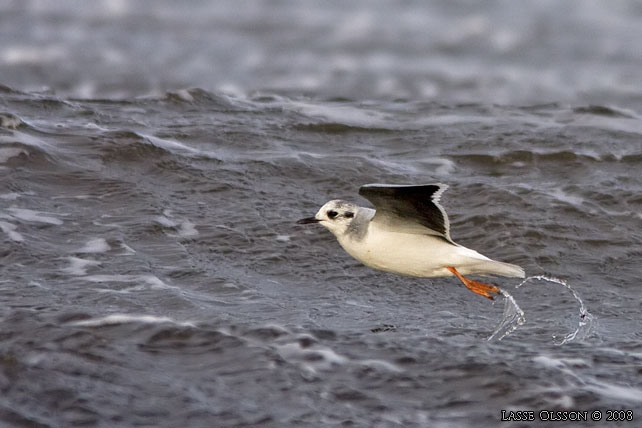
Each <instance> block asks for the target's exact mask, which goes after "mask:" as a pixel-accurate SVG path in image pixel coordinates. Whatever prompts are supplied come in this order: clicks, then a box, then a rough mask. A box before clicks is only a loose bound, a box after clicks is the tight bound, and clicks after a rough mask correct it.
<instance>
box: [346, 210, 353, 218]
mask: <svg viewBox="0 0 642 428" xmlns="http://www.w3.org/2000/svg"><path fill="white" fill-rule="evenodd" d="M345 216H346V218H352V217H354V213H353V212H351V211H348V212H347V213H345Z"/></svg>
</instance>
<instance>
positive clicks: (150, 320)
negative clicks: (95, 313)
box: [68, 314, 195, 327]
mask: <svg viewBox="0 0 642 428" xmlns="http://www.w3.org/2000/svg"><path fill="white" fill-rule="evenodd" d="M127 323H145V324H165V323H171V324H175V325H179V326H183V327H195V325H194V323H191V322H188V321H183V322H179V321H176V320H173V319H172V318H169V317H159V316H155V315H133V314H111V315H106V316H104V317H99V318H91V319H88V320H80V321H73V322H70V323H68V325H72V326H75V327H100V326H104V325H114V324H127Z"/></svg>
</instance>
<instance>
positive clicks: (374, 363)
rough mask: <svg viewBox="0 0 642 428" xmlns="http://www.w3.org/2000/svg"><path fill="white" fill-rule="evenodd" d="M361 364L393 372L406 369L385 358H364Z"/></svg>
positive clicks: (400, 371)
mask: <svg viewBox="0 0 642 428" xmlns="http://www.w3.org/2000/svg"><path fill="white" fill-rule="evenodd" d="M360 364H361V365H363V366H366V367H369V368H372V369H375V370H385V371H389V372H393V373H402V372H403V371H404V370H403V369H402V368H400V367H397V366H396V365H394V364H392V363H389V362H388V361H384V360H363V361H360Z"/></svg>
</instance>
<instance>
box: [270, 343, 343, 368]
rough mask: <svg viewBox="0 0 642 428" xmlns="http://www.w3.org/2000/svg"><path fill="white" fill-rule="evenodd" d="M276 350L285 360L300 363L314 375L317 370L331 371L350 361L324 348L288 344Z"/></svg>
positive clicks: (279, 346)
mask: <svg viewBox="0 0 642 428" xmlns="http://www.w3.org/2000/svg"><path fill="white" fill-rule="evenodd" d="M276 350H277V352H278V353H279V354H280V355H281V357H283V359H285V360H287V361H300V362H301V363H302V365H303V367H304V368H305V369H306V370H308V371H310V372H312V373H315V372H316V371H317V370H330V369H331V368H333V367H334V366H335V365H342V364H345V363H346V362H347V361H348V359H347V358H346V357H344V356H342V355H339V354H337V353H336V352H334V351H333V350H332V349H330V348H327V347H322V346H314V347H312V348H303V347H301V345H300V344H299V343H286V344H285V345H278V346H277V347H276ZM319 357H320V358H319Z"/></svg>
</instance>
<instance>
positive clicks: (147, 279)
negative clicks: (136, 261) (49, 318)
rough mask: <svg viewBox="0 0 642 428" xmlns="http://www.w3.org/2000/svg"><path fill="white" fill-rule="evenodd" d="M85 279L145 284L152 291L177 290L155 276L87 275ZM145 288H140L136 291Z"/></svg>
mask: <svg viewBox="0 0 642 428" xmlns="http://www.w3.org/2000/svg"><path fill="white" fill-rule="evenodd" d="M82 278H83V279H85V280H87V281H90V282H98V283H102V282H125V283H132V282H133V283H143V284H141V285H147V286H149V287H150V288H151V289H161V288H176V287H173V286H170V285H167V284H165V283H164V282H163V281H161V280H160V279H159V278H158V277H156V276H154V275H87V276H83V277H82ZM142 288H145V287H143V286H139V287H137V288H136V289H142Z"/></svg>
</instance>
